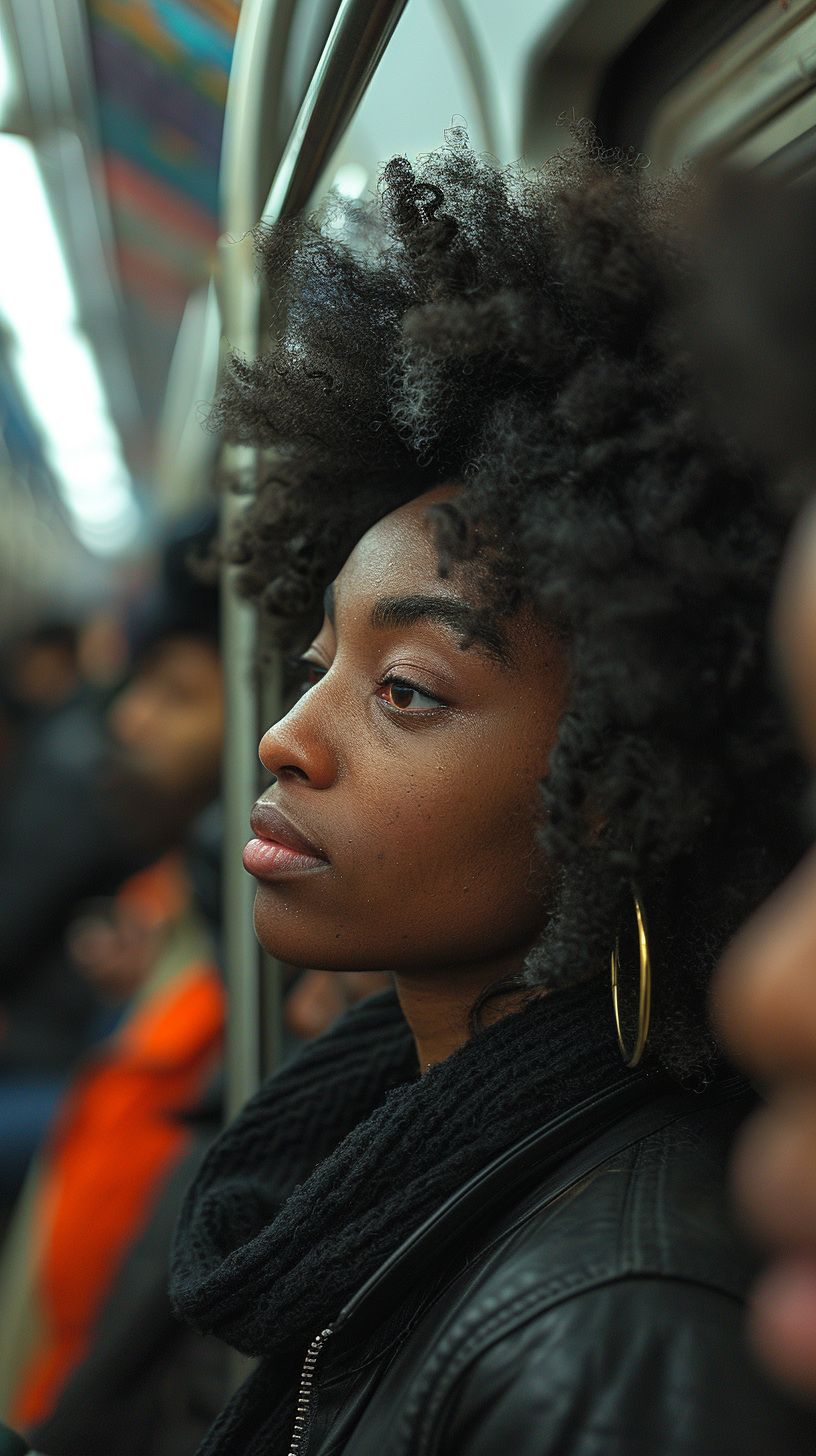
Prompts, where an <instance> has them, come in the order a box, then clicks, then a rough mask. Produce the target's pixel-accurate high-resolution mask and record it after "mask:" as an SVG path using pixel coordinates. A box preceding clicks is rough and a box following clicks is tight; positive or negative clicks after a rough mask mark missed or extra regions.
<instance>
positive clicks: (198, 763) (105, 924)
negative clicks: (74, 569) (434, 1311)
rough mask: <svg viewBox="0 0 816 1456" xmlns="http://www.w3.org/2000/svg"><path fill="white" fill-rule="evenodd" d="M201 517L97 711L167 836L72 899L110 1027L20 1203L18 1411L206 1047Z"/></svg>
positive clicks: (129, 803)
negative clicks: (106, 713)
mask: <svg viewBox="0 0 816 1456" xmlns="http://www.w3.org/2000/svg"><path fill="white" fill-rule="evenodd" d="M212 530H213V521H212V518H211V517H210V518H209V519H208V520H207V521H206V522H205V523H204V525H203V526H202V525H201V524H198V525H197V526H196V529H195V530H194V531H192V532H191V531H190V530H186V531H184V532H182V533H179V535H178V537H177V538H176V539H174V540H173V541H172V542H171V543H170V545H169V546H168V548H167V551H166V553H165V559H164V572H163V576H162V580H161V582H160V585H159V588H158V589H157V591H156V592H155V593H154V594H153V597H152V599H151V601H150V602H149V603H148V604H147V607H146V608H145V609H144V610H143V611H142V612H141V613H140V616H139V619H138V621H137V622H136V624H135V627H134V632H133V641H134V651H135V655H136V663H135V670H134V673H133V676H132V678H131V680H130V681H129V683H128V684H127V686H126V687H125V688H124V690H123V691H122V692H121V693H120V695H119V697H118V698H117V699H116V700H115V702H114V703H113V706H112V708H111V712H110V726H111V731H112V733H113V736H114V739H115V742H116V744H117V747H118V750H119V758H118V767H117V793H118V796H119V802H120V804H121V805H122V810H123V813H124V814H125V815H126V816H127V817H126V828H127V829H128V830H130V831H132V832H133V839H134V841H138V842H139V843H140V844H141V845H142V847H145V846H146V845H148V844H153V845H154V846H158V845H162V846H164V847H166V846H167V845H168V844H173V845H174V846H175V848H174V849H172V850H169V851H168V850H167V849H166V848H165V853H164V855H163V856H162V858H160V859H159V860H158V861H157V862H156V863H154V864H153V865H152V866H151V867H150V868H149V869H147V870H144V871H141V872H140V873H139V874H137V875H136V876H135V877H132V878H130V879H129V880H128V881H127V882H126V883H125V884H124V885H123V886H122V887H121V888H120V890H119V891H118V893H117V894H116V896H115V898H114V900H113V901H112V903H109V904H107V905H106V904H104V903H103V904H100V903H99V901H97V902H96V903H95V904H91V905H90V906H87V907H86V908H85V909H84V910H83V911H82V913H81V915H80V916H79V918H78V919H77V920H76V922H75V923H74V924H73V926H72V927H71V929H70V932H69V937H68V939H69V944H70V947H71V951H72V954H73V957H74V960H75V963H76V964H77V965H78V966H79V967H80V968H81V970H82V973H83V974H84V976H85V977H86V978H87V980H88V982H89V984H92V985H93V986H94V988H95V991H96V994H97V995H98V996H99V997H100V998H101V999H102V1000H103V1001H104V1002H106V1003H107V1004H108V1005H109V1007H110V1009H111V1011H112V1012H113V1013H114V1014H116V1015H117V1016H118V1025H117V1027H116V1030H115V1031H114V1032H113V1033H112V1034H111V1035H110V1036H109V1037H108V1038H107V1039H106V1040H105V1041H103V1042H101V1043H100V1044H99V1045H98V1047H97V1048H96V1049H95V1051H94V1052H93V1053H92V1054H89V1056H88V1057H87V1059H86V1061H85V1063H84V1065H83V1067H82V1068H81V1070H80V1071H79V1073H78V1075H77V1076H76V1078H75V1079H74V1081H73V1083H72V1084H71V1086H70V1087H69V1089H68V1092H67V1093H66V1095H65V1097H64V1100H63V1102H62V1105H61V1106H60V1109H59V1113H58V1117H57V1121H56V1124H55V1127H54V1129H53V1132H52V1134H51V1137H50V1140H49V1144H48V1147H47V1150H46V1153H45V1156H44V1159H43V1163H42V1168H41V1172H40V1177H39V1189H38V1191H37V1194H36V1196H35V1198H34V1204H33V1210H31V1209H29V1208H28V1207H27V1208H26V1211H25V1213H24V1217H25V1219H26V1221H27V1222H28V1223H29V1224H30V1227H31V1230H32V1243H31V1245H30V1251H29V1252H30V1261H29V1262H30V1268H31V1273H32V1282H31V1290H30V1300H29V1308H28V1322H29V1326H31V1302H32V1301H33V1305H34V1313H35V1316H36V1318H35V1319H34V1326H33V1327H34V1328H35V1330H36V1331H37V1333H36V1337H35V1338H34V1340H33V1341H32V1342H31V1348H29V1349H28V1350H27V1351H26V1350H25V1342H24V1341H23V1340H18V1341H17V1344H16V1349H15V1350H14V1351H13V1352H11V1351H7V1352H6V1357H5V1375H6V1384H7V1386H8V1387H10V1388H11V1389H13V1391H14V1394H13V1398H12V1415H13V1418H14V1419H15V1420H16V1421H18V1422H19V1423H20V1424H31V1423H33V1422H35V1421H37V1420H39V1419H41V1418H43V1417H44V1416H45V1415H46V1414H47V1413H48V1411H49V1410H50V1409H51V1407H52V1405H53V1402H54V1400H55V1398H56V1395H57V1394H58V1392H59V1390H60V1389H61V1387H62V1386H63V1384H64V1383H65V1380H66V1379H67V1377H68V1375H69V1373H70V1371H71V1370H72V1369H73V1368H74V1367H75V1366H76V1364H77V1363H78V1362H79V1361H80V1360H81V1358H82V1357H83V1355H84V1354H85V1352H86V1349H87V1347H88V1343H89V1340H90V1336H91V1331H92V1327H93V1322H94V1320H95V1318H96V1316H97V1314H98V1311H99V1309H100V1307H101V1305H102V1303H103V1301H104V1298H105V1296H106V1294H107V1292H108V1290H109V1288H110V1284H111V1281H112V1279H113V1277H114V1275H115V1272H116V1270H117V1268H118V1267H119V1265H120V1263H121V1261H122V1259H123V1257H124V1255H125V1253H126V1251H127V1249H128V1248H129V1246H130V1245H131V1243H132V1242H133V1239H134V1237H135V1236H136V1234H137V1232H138V1230H139V1229H140V1228H141V1227H142V1226H143V1225H144V1223H145V1221H146V1219H147V1218H148V1216H149V1212H150V1209H151V1206H152V1203H153V1201H154V1198H155V1196H156V1192H157V1189H158V1188H159V1186H160V1184H161V1183H162V1181H163V1180H164V1179H165V1178H166V1177H167V1176H168V1174H169V1172H170V1170H171V1168H172V1167H173V1166H174V1164H175V1163H177V1162H178V1160H179V1159H180V1158H181V1156H182V1155H183V1154H184V1152H185V1150H186V1148H187V1147H188V1145H189V1142H190V1131H189V1129H188V1128H187V1127H185V1125H184V1124H183V1122H182V1121H181V1120H180V1117H181V1115H182V1114H183V1113H184V1112H185V1111H187V1110H189V1109H190V1108H191V1107H192V1106H193V1105H194V1104H195V1103H196V1101H197V1100H198V1098H199V1097H200V1096H201V1093H202V1090H203V1088H204V1086H205V1085H206V1083H207V1081H208V1080H209V1078H210V1077H211V1075H212V1073H213V1071H214V1069H215V1066H216V1065H217V1062H218V1058H219V1054H220V1044H221V1035H222V1028H223V1017H224V1005H223V993H222V987H221V980H220V976H219V972H218V968H217V964H216V950H215V946H214V941H213V934H212V928H211V926H210V925H208V923H207V912H209V913H212V912H213V910H214V909H215V910H216V913H217V908H216V907H213V906H212V905H210V906H207V907H202V906H201V905H200V904H199V903H198V902H197V900H196V897H195V896H194V893H193V886H192V883H191V879H192V877H194V876H196V877H197V874H196V871H195V869H193V871H192V875H188V873H187V870H186V866H185V858H187V859H190V861H191V863H194V861H195V859H196V858H197V857H198V855H199V849H198V840H199V838H200V836H196V835H193V839H194V840H195V841H196V843H195V845H194V846H193V848H194V852H193V853H192V855H190V853H189V849H190V846H188V838H189V835H190V830H191V828H193V829H194V828H195V827H196V826H195V823H194V821H195V820H196V819H197V817H198V816H199V815H200V813H201V810H202V809H203V808H205V807H206V806H208V805H210V806H212V805H213V804H214V801H215V795H216V794H217V790H218V771H219V765H220V756H221V739H222V715H223V707H222V690H221V669H220V659H219V652H218V640H217V599H216V590H215V588H214V587H213V586H202V584H201V583H200V582H199V581H198V580H197V578H196V577H195V576H194V575H193V574H192V573H191V571H190V570H189V569H188V566H187V559H188V555H189V553H190V552H191V551H193V550H194V549H196V548H201V546H202V543H205V542H206V541H207V540H209V539H210V538H211V536H212ZM136 821H138V822H136ZM183 852H184V853H183ZM216 898H217V892H216ZM13 1244H14V1237H13V1233H12V1247H13ZM8 1264H9V1260H7V1265H8ZM25 1304H26V1300H25V1298H21V1297H20V1295H19V1292H18V1295H17V1305H18V1307H20V1306H21V1305H25ZM6 1323H7V1326H8V1325H9V1322H8V1321H7V1322H6ZM11 1323H12V1324H13V1322H11ZM9 1327H10V1326H9ZM2 1363H3V1362H2V1361H0V1364H2ZM12 1367H13V1368H12Z"/></svg>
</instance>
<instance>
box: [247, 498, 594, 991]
mask: <svg viewBox="0 0 816 1456" xmlns="http://www.w3.org/2000/svg"><path fill="white" fill-rule="evenodd" d="M448 493H449V492H448ZM443 494H444V492H441V491H440V492H433V493H430V494H429V495H426V496H423V497H421V498H419V499H418V500H416V501H413V502H411V503H410V504H409V505H407V506H404V507H402V508H401V509H400V510H398V511H395V512H394V513H393V514H392V515H390V516H387V517H386V518H385V519H384V520H382V521H380V522H378V524H377V525H376V526H374V527H373V528H372V529H371V530H370V531H369V532H368V533H367V535H365V536H364V537H363V539H362V540H361V541H360V543H359V544H358V546H357V547H356V548H355V550H354V551H353V552H352V554H351V556H350V557H349V559H348V561H347V562H346V564H345V566H344V567H343V569H342V571H341V572H340V574H339V576H338V577H337V580H336V582H335V583H334V588H333V591H332V592H331V593H329V594H328V595H329V596H330V598H331V600H330V602H329V607H330V611H329V613H328V615H327V617H326V620H325V622H324V624H323V628H322V630H321V632H320V634H319V636H318V637H317V638H316V639H315V641H314V643H313V645H312V647H311V648H310V649H309V651H308V653H307V654H306V658H307V660H308V663H309V664H310V665H311V673H310V675H311V678H312V680H313V684H314V685H313V686H312V687H311V688H310V689H309V691H308V692H306V693H305V694H304V696H303V697H302V698H301V699H300V700H299V702H298V703H297V704H296V705H295V707H294V708H292V710H291V712H290V713H288V714H287V716H286V717H285V718H283V719H282V720H281V721H280V722H279V723H277V724H276V725H275V727H274V728H270V730H269V732H268V733H266V734H265V735H264V738H263V740H262V742H261V748H260V755H261V760H262V762H263V763H264V765H265V766H266V767H267V768H268V769H270V770H271V771H272V772H273V773H274V774H275V775H276V777H277V782H276V783H275V784H274V785H273V786H272V787H271V788H270V789H269V790H268V791H267V792H266V793H265V794H264V795H263V797H262V799H261V800H260V801H259V802H258V804H257V805H256V807H255V810H254V811H253V815H252V827H253V829H254V831H255V834H256V835H257V836H258V837H257V838H256V839H254V840H251V841H250V843H249V844H248V845H247V849H246V851H245V855H244V862H245V864H246V867H247V869H249V870H250V872H251V873H252V874H254V875H255V876H256V877H257V879H258V892H257V896H256V900H255V928H256V930H257V933H258V936H259V939H260V940H261V943H262V944H263V945H264V946H266V948H267V949H268V950H270V951H271V952H272V953H273V954H274V955H275V956H278V957H279V958H280V959H281V960H283V961H287V962H289V963H290V964H293V965H308V966H319V967H321V968H323V969H330V970H348V969H354V970H386V969H388V970H394V971H397V972H399V971H400V970H404V971H413V972H414V973H416V972H417V971H423V970H427V971H433V970H442V969H453V968H454V967H464V966H467V965H474V964H477V963H478V964H482V963H489V962H491V961H494V960H499V959H501V958H506V957H508V956H511V955H512V954H513V953H515V952H516V951H519V950H523V949H525V948H526V947H527V946H529V945H530V944H531V943H532V942H533V941H534V939H535V938H536V936H537V934H538V933H539V931H540V929H541V927H542V925H543V923H544V921H545V918H546V901H547V878H548V876H547V867H546V864H543V863H542V859H541V854H540V851H538V850H537V848H536V844H535V826H536V822H537V814H538V812H539V811H538V809H537V784H538V781H539V780H540V779H541V778H542V777H543V775H544V774H545V773H546V771H547V764H548V760H549V756H550V752H551V749H552V747H553V744H554V742H555V737H556V733H557V729H558V724H559V720H560V717H561V714H562V712H563V709H564V706H565V701H566V693H567V668H566V662H565V659H564V655H563V652H562V651H561V649H560V648H559V646H558V644H557V642H556V639H555V637H554V635H553V634H552V633H551V632H550V631H549V630H548V629H547V627H546V625H545V623H543V622H542V621H541V620H540V619H539V618H537V617H536V616H535V615H534V614H533V612H532V611H530V612H524V613H522V614H521V615H520V616H519V617H518V618H516V619H514V620H513V621H511V622H509V623H508V624H506V637H507V644H508V653H507V660H506V661H503V662H498V661H496V659H495V657H492V656H491V655H490V654H489V652H488V651H487V649H486V647H483V646H481V645H480V644H479V642H478V641H477V642H475V643H474V645H472V646H471V647H469V648H468V649H467V650H465V649H464V648H463V646H462V638H463V632H464V631H465V630H466V629H467V623H468V619H469V616H470V610H471V609H470V608H469V606H468V600H467V595H466V591H465V586H464V580H463V577H462V574H461V573H460V574H459V575H458V576H457V575H456V574H452V575H451V576H450V577H449V578H448V579H447V580H445V581H443V580H441V579H440V577H439V575H438V573H437V558H436V551H435V549H434V546H433V543H432V539H431V535H430V531H429V528H428V526H427V524H426V520H425V514H426V510H427V506H428V504H429V502H430V501H432V500H434V499H438V498H440V496H441V495H443Z"/></svg>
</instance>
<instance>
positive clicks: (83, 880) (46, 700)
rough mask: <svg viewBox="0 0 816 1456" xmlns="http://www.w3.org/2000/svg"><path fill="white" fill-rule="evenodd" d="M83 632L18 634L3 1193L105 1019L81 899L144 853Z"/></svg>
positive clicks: (9, 698)
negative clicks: (79, 961)
mask: <svg viewBox="0 0 816 1456" xmlns="http://www.w3.org/2000/svg"><path fill="white" fill-rule="evenodd" d="M81 644H82V633H81V632H80V630H79V629H78V628H77V626H76V625H75V624H73V623H68V622H52V623H46V624H44V625H43V626H41V627H39V628H37V629H36V630H33V631H32V632H30V633H28V634H27V635H25V636H23V637H21V638H18V639H16V640H14V641H12V642H11V643H7V644H6V648H5V652H4V654H3V661H2V679H3V691H4V695H5V702H6V703H7V704H8V707H9V712H10V715H11V718H12V721H13V724H14V737H15V742H14V743H13V746H12V749H11V759H10V762H9V764H8V767H7V772H6V774H5V776H4V777H5V785H4V787H3V789H2V792H0V1198H5V1199H6V1200H8V1199H9V1198H11V1197H12V1196H13V1195H14V1193H15V1192H16V1190H17V1188H18V1186H19V1184H20V1181H21V1179H22V1177H23V1175H24V1173H25V1168H26V1166H27V1163H28V1160H29V1158H30V1157H31V1154H32V1152H33V1151H34V1149H35V1147H36V1146H37V1145H38V1143H39V1141H40V1139H41V1137H42V1134H43V1131H44V1129H45V1127H46V1126H47V1123H48V1121H49V1119H50V1117H51V1115H52V1114H53V1111H54V1107H55V1105H56V1101H57V1099H58V1097H59V1095H60V1091H61V1089H62V1087H63V1085H64V1081H65V1077H66V1075H67V1073H68V1070H69V1068H70V1066H71V1065H72V1064H73V1063H74V1062H75V1061H76V1059H77V1057H78V1056H79V1055H80V1054H81V1052H82V1051H83V1050H84V1049H85V1048H86V1047H87V1046H88V1045H89V1044H90V1043H91V1042H92V1041H93V1040H94V1039H95V1038H96V1037H97V1036H98V1035H99V1034H100V1033H101V1032H102V1031H103V1030H104V1027H105V1025H106V1023H107V1018H106V1017H105V1016H102V1017H101V1018H100V1009H101V1008H100V1002H99V999H98V997H97V995H96V993H95V991H94V988H93V986H92V985H91V984H90V983H89V982H88V981H87V980H86V979H85V978H84V977H83V976H82V975H81V974H80V973H79V972H78V969H77V967H76V966H75V965H74V963H73V962H72V960H71V958H70V956H69V955H68V954H67V953H66V949H65V929H66V925H67V923H68V920H69V918H70V916H71V914H72V913H73V909H74V907H75V905H76V903H77V901H78V900H80V899H83V898H85V897H86V896H89V895H108V894H110V893H111V892H112V891H113V890H114V889H115V887H116V886H117V884H119V883H120V882H121V881H122V879H123V878H124V877H125V876H126V875H127V874H129V873H132V872H133V870H134V869H135V868H137V867H138V866H139V865H140V864H142V863H144V856H143V855H142V853H141V851H139V850H138V849H137V848H136V847H135V846H134V845H133V843H131V842H130V840H129V838H128V836H127V835H125V834H124V833H123V832H122V829H121V820H120V818H119V816H118V814H117V812H116V809H115V806H114V805H113V804H112V803H111V802H110V800H109V798H108V796H107V795H106V792H105V779H106V774H107V771H108V762H109V748H108V739H107V735H106V732H105V727H104V720H103V710H104V702H105V699H104V695H103V694H102V693H101V692H100V691H99V688H98V687H97V686H96V685H95V684H91V683H89V682H88V681H87V680H86V678H85V677H84V675H83V672H82V670H81V666H80V656H81Z"/></svg>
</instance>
